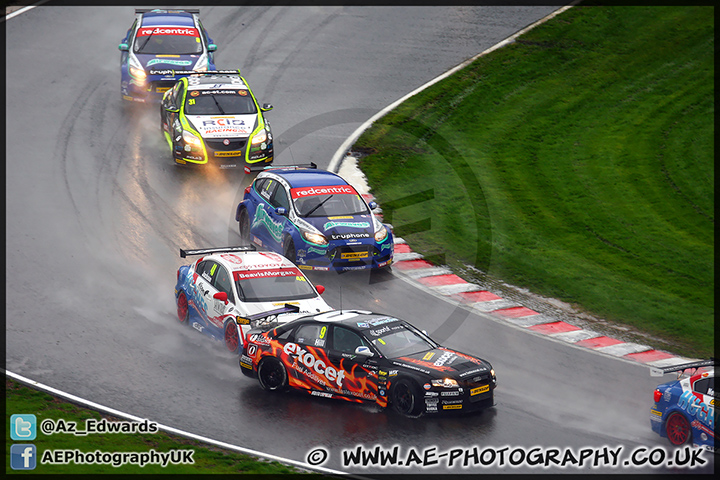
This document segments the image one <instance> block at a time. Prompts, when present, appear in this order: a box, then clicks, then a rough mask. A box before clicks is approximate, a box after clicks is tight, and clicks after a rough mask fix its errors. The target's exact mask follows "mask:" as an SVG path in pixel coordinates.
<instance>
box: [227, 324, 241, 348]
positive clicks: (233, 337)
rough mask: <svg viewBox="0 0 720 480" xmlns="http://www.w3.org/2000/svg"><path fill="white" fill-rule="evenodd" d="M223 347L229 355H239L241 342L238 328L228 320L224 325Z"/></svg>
mask: <svg viewBox="0 0 720 480" xmlns="http://www.w3.org/2000/svg"><path fill="white" fill-rule="evenodd" d="M224 337H225V346H226V347H227V349H228V351H229V352H230V353H240V349H241V348H242V340H240V333H239V327H238V326H237V324H236V323H235V322H234V321H233V320H230V321H228V322H226V323H225V335H224Z"/></svg>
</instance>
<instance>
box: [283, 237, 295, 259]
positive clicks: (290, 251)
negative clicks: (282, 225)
mask: <svg viewBox="0 0 720 480" xmlns="http://www.w3.org/2000/svg"><path fill="white" fill-rule="evenodd" d="M283 244H284V245H285V246H284V247H283V255H285V258H287V259H288V260H290V261H291V262H292V263H295V257H296V255H295V244H294V243H293V241H292V238H290V237H286V238H285V242H284V243H283Z"/></svg>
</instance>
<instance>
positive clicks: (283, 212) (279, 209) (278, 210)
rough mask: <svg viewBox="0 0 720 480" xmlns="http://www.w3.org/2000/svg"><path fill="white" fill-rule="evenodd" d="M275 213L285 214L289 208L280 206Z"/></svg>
mask: <svg viewBox="0 0 720 480" xmlns="http://www.w3.org/2000/svg"><path fill="white" fill-rule="evenodd" d="M275 213H277V214H278V215H282V216H285V215H287V208H284V207H278V208H276V209H275Z"/></svg>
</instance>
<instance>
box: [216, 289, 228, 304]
mask: <svg viewBox="0 0 720 480" xmlns="http://www.w3.org/2000/svg"><path fill="white" fill-rule="evenodd" d="M213 298H215V299H217V300H220V301H221V302H223V303H225V305H227V304H228V299H227V298H228V297H227V293H225V292H218V293H216V294H215V295H213Z"/></svg>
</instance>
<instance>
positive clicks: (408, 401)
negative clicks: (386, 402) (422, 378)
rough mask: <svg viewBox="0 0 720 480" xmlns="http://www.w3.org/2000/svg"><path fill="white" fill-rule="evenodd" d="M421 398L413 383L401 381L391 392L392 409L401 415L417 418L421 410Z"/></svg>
mask: <svg viewBox="0 0 720 480" xmlns="http://www.w3.org/2000/svg"><path fill="white" fill-rule="evenodd" d="M421 400H422V397H421V395H420V391H419V389H418V387H417V385H415V383H414V382H412V381H410V380H407V379H404V378H403V379H401V380H399V381H398V382H397V384H396V385H395V387H393V390H392V404H393V408H394V409H395V410H396V411H397V412H398V413H400V414H402V415H407V416H411V417H414V416H418V415H420V412H421V409H422V403H421Z"/></svg>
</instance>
